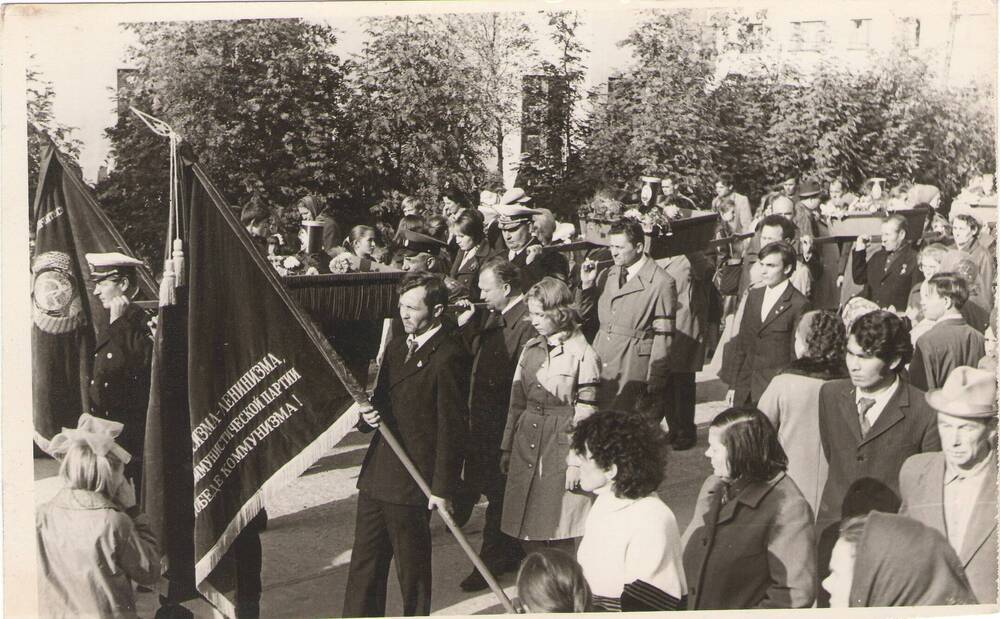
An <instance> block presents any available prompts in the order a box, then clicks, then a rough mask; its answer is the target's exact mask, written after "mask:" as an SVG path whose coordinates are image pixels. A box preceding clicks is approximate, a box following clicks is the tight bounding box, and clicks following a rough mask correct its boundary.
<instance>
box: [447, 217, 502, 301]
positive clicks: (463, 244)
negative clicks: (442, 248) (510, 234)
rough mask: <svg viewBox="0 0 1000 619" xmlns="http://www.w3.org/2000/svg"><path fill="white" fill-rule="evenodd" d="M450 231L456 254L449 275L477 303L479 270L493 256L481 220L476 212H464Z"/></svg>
mask: <svg viewBox="0 0 1000 619" xmlns="http://www.w3.org/2000/svg"><path fill="white" fill-rule="evenodd" d="M452 230H453V231H454V233H455V242H456V243H458V253H457V254H456V255H455V261H454V262H452V264H451V273H450V275H451V276H452V277H453V278H455V279H457V280H458V281H460V282H462V283H463V284H464V285H465V287H466V288H467V289H468V290H469V298H470V299H471V300H472V301H478V300H479V298H480V297H479V269H480V267H482V266H483V264H484V263H485V262H486V261H487V260H488V259H489V258H490V256H492V255H493V250H492V249H491V248H490V245H489V243H488V242H487V241H486V233H485V231H484V230H483V220H482V218H481V217H480V215H479V213H478V212H476V211H470V210H465V211H462V212H461V213H459V215H458V217H457V218H456V219H455V224H454V226H453V228H452Z"/></svg>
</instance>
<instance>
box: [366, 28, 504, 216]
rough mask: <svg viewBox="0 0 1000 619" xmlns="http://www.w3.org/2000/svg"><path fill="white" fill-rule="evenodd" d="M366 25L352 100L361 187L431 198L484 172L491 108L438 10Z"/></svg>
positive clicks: (471, 184) (369, 192) (469, 184)
mask: <svg viewBox="0 0 1000 619" xmlns="http://www.w3.org/2000/svg"><path fill="white" fill-rule="evenodd" d="M366 32H367V35H368V39H367V40H366V42H365V46H364V50H363V51H362V53H361V54H360V56H359V58H358V61H357V63H356V67H357V71H356V74H355V76H354V80H353V84H354V88H355V91H356V93H357V96H356V97H355V99H354V103H353V105H352V115H353V117H354V118H355V119H356V125H355V130H356V133H355V138H356V139H357V140H358V141H359V142H360V143H359V144H358V146H357V148H358V150H357V153H358V155H360V159H361V160H362V163H361V165H362V167H363V169H362V170H361V174H360V176H359V178H358V179H357V180H358V181H359V182H360V186H361V187H363V191H362V193H364V194H366V195H369V196H372V197H375V196H381V195H383V194H388V193H389V192H391V191H398V192H402V193H406V194H415V195H420V196H422V197H425V198H427V199H429V200H431V201H435V200H437V197H438V195H439V194H440V191H441V190H443V189H444V188H445V187H448V186H454V187H457V188H460V189H463V190H470V189H472V188H473V187H475V186H476V185H477V183H478V179H481V178H483V177H484V175H485V172H486V168H485V165H484V163H483V154H484V152H485V150H486V148H488V144H489V143H490V142H489V140H490V134H489V129H490V127H491V125H490V121H489V118H490V112H491V109H490V107H488V105H487V103H488V102H489V100H488V99H483V98H482V97H480V96H479V94H480V93H479V91H478V90H477V86H476V84H475V77H476V74H475V72H474V71H472V70H471V65H470V63H469V61H468V59H467V56H466V50H464V49H463V47H462V46H461V45H460V44H459V41H457V40H456V39H455V38H453V37H451V36H448V21H447V20H446V18H440V17H432V16H420V15H418V16H405V17H378V18H370V19H368V20H366Z"/></svg>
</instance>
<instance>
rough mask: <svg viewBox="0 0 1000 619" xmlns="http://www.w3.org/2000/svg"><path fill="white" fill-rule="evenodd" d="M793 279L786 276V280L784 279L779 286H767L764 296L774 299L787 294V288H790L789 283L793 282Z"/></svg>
mask: <svg viewBox="0 0 1000 619" xmlns="http://www.w3.org/2000/svg"><path fill="white" fill-rule="evenodd" d="M791 281H792V280H791V278H787V277H786V278H785V279H784V281H782V282H781V283H780V284H778V285H777V286H774V287H773V288H772V287H771V286H765V287H764V296H765V297H769V298H772V299H777V298H778V297H780V296H781V295H783V294H785V289H786V288H788V285H789V284H790V283H791Z"/></svg>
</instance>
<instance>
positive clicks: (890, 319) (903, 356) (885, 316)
mask: <svg viewBox="0 0 1000 619" xmlns="http://www.w3.org/2000/svg"><path fill="white" fill-rule="evenodd" d="M851 335H852V336H853V337H854V339H855V341H857V343H858V346H860V347H861V349H862V350H863V351H865V352H866V353H868V354H870V355H873V356H875V357H878V358H879V359H881V360H882V361H884V362H885V363H892V362H893V360H894V359H896V358H897V357H898V358H899V360H900V363H899V365H898V366H897V367H896V368H895V369H896V371H899V370H900V369H902V368H903V367H904V366H905V365H906V364H907V363H909V362H910V359H911V358H912V357H913V343H912V342H910V321H909V320H908V319H906V318H903V317H900V316H897V315H896V314H894V313H892V312H889V311H886V310H876V311H874V312H869V313H867V314H865V315H863V316H861V317H860V318H858V319H857V320H855V321H854V324H852V325H851Z"/></svg>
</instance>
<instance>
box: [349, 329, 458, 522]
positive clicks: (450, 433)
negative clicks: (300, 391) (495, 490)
mask: <svg viewBox="0 0 1000 619" xmlns="http://www.w3.org/2000/svg"><path fill="white" fill-rule="evenodd" d="M470 361H471V360H470V359H469V355H468V353H467V352H466V349H465V345H464V344H463V343H462V341H461V340H460V339H459V338H458V336H457V334H455V332H454V331H453V330H451V329H448V328H446V327H442V328H441V329H440V330H438V332H437V333H435V334H434V335H433V336H432V337H431V338H430V339H429V340H427V342H425V343H424V345H423V346H421V347H420V348H419V349H417V351H416V352H415V353H414V354H413V356H412V357H411V358H410V360H409V361H406V336H405V335H404V336H402V337H397V338H395V339H393V340H392V341H391V342H390V343H389V346H388V349H387V350H386V353H385V359H384V361H383V366H382V369H381V370H380V372H379V376H378V382H377V383H376V386H375V394H374V396H373V397H372V405H373V406H374V407H375V408H376V409H377V410H378V411H379V414H380V416H381V417H382V423H384V424H386V426H387V427H388V428H389V429H391V430H392V432H393V434H395V435H396V438H397V439H399V442H400V444H402V446H403V449H405V450H406V453H407V454H408V455H409V456H410V458H411V459H412V460H413V462H414V464H415V465H416V467H417V470H419V471H420V473H421V475H423V477H424V479H425V480H426V481H427V483H428V485H429V486H430V487H431V492H432V493H433V494H434V495H435V496H439V497H448V498H453V497H454V496H455V493H456V491H457V489H458V484H459V478H460V476H461V472H462V458H463V454H464V453H465V443H466V440H467V436H468V431H467V427H468V419H469V410H468V406H467V397H468V393H469V392H468V388H469V383H468V370H469V365H470ZM358 429H359V430H361V431H362V432H371V431H372V430H373V428H372V427H371V426H369V425H368V424H366V423H365V422H364V419H361V420H360V421H359V422H358ZM358 489H359V490H361V491H362V492H364V493H366V494H367V495H368V496H370V497H371V498H373V499H376V500H379V501H383V502H386V503H394V504H398V505H426V504H427V498H426V497H425V496H424V494H423V492H421V491H420V487H419V486H417V484H416V482H414V481H413V479H412V478H411V477H410V475H409V473H407V471H406V469H405V468H404V467H403V464H402V462H400V460H399V458H397V457H396V454H395V453H394V452H393V451H392V448H391V447H389V445H388V444H386V443H385V441H383V440H382V435H381V434H376V435H375V436H374V437H373V438H372V441H371V444H370V445H369V447H368V453H366V454H365V459H364V462H363V463H362V464H361V474H360V475H359V476H358Z"/></svg>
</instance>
